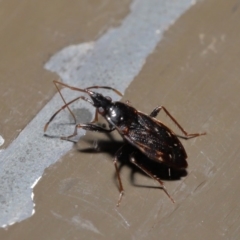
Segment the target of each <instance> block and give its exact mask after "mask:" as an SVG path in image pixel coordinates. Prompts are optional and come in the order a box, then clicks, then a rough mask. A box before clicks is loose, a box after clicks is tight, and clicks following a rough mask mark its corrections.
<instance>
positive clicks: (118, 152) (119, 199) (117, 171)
mask: <svg viewBox="0 0 240 240" xmlns="http://www.w3.org/2000/svg"><path fill="white" fill-rule="evenodd" d="M125 145H126V144H124V145H122V146H121V147H120V148H119V149H118V150H117V152H116V153H115V156H114V161H113V163H114V166H115V169H116V174H117V178H118V183H119V192H120V194H119V198H118V202H117V207H119V205H120V202H121V200H122V196H123V194H124V190H123V185H122V180H121V177H120V173H119V169H118V166H117V161H118V159H119V157H120V155H121V154H122V150H123V147H124V146H125Z"/></svg>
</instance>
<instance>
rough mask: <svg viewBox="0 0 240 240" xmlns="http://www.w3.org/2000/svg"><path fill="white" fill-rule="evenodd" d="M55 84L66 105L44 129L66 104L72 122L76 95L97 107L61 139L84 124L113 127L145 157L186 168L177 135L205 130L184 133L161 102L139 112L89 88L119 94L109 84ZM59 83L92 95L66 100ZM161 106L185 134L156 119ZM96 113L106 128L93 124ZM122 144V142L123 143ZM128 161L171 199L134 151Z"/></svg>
mask: <svg viewBox="0 0 240 240" xmlns="http://www.w3.org/2000/svg"><path fill="white" fill-rule="evenodd" d="M54 84H55V86H56V87H57V89H58V91H59V93H60V95H61V98H62V99H63V101H64V103H65V105H64V106H62V107H61V108H60V109H59V110H58V111H57V112H56V113H55V114H53V116H52V117H51V118H50V120H49V121H48V122H47V123H46V125H45V127H44V132H45V131H46V130H47V128H48V125H49V123H50V122H51V121H52V120H53V119H54V117H55V116H56V115H57V114H58V113H59V112H60V111H61V110H63V109H65V108H68V110H69V111H70V113H71V115H72V116H73V118H74V120H75V122H76V118H75V116H74V114H73V113H72V111H71V110H70V108H69V105H70V104H71V103H73V102H75V101H77V100H78V99H82V100H84V101H87V102H89V103H90V104H91V105H92V106H93V107H95V108H96V112H95V117H94V120H93V121H92V122H91V123H86V124H76V126H75V130H74V133H73V134H72V135H70V136H67V137H62V139H65V140H69V139H70V138H72V137H73V136H75V135H77V129H78V128H83V129H85V130H89V131H97V132H105V133H106V132H112V131H113V130H117V131H118V132H119V134H120V135H121V136H122V137H123V139H125V140H126V141H127V143H130V144H131V145H132V146H134V147H135V148H136V149H138V150H140V151H141V152H142V153H143V154H144V155H146V156H147V157H148V158H150V159H152V160H154V161H156V162H159V163H163V164H166V165H167V166H169V167H174V168H177V169H180V168H187V166H188V164H187V161H186V158H187V154H186V151H185V149H184V148H183V145H182V144H181V142H180V141H179V139H178V137H181V138H184V139H189V138H194V137H198V136H200V135H205V134H206V133H193V134H189V133H187V132H186V131H185V130H184V129H183V128H182V127H181V126H180V125H179V123H178V122H177V121H176V120H175V119H174V118H173V117H172V116H171V114H170V113H169V112H168V111H167V109H166V108H165V107H163V106H160V107H156V108H155V109H154V110H153V111H152V112H151V113H150V114H149V115H147V114H145V113H142V112H140V111H138V110H136V109H135V108H133V107H132V106H130V105H129V104H128V103H122V102H118V101H117V102H113V101H112V99H111V98H110V97H108V96H103V95H102V94H100V93H97V92H93V91H92V90H91V89H97V88H104V89H109V90H113V91H114V92H115V93H116V94H118V95H120V96H122V94H121V93H120V92H119V91H118V90H116V89H114V88H111V87H107V86H92V87H88V88H85V89H81V88H76V87H71V86H69V85H67V84H64V83H61V82H59V81H54ZM58 84H59V85H62V86H64V87H67V88H70V89H72V90H75V91H79V92H84V93H87V94H88V95H89V97H90V98H91V100H90V99H88V98H86V97H84V96H80V97H77V98H75V99H73V100H72V101H70V102H68V103H66V101H65V99H64V98H63V96H62V94H61V92H60V89H59V87H58ZM161 110H163V111H164V112H165V113H166V114H167V115H168V116H169V117H170V118H171V120H172V121H173V122H174V123H175V124H176V125H177V126H178V128H179V129H180V130H181V131H182V133H183V134H184V136H178V135H176V134H175V133H174V132H173V131H172V130H171V129H169V128H168V127H167V126H165V125H164V124H163V123H162V122H160V121H158V120H157V119H156V118H155V117H156V116H157V115H158V113H159V112H160V111H161ZM98 114H100V115H102V116H103V117H104V118H105V119H106V121H107V122H108V124H109V129H105V128H103V127H100V126H97V125H95V124H93V123H94V122H96V121H97V120H98ZM122 147H123V146H122ZM122 147H121V148H120V149H119V150H118V151H117V152H116V154H115V157H114V166H115V168H116V173H117V178H118V182H119V190H120V195H119V199H118V203H117V206H119V204H120V202H121V199H122V196H123V193H124V190H123V186H122V181H121V177H120V174H119V170H118V167H117V161H118V158H119V156H120V155H121V153H122ZM130 161H131V162H132V163H133V164H135V165H136V166H137V167H138V168H139V169H141V170H142V171H143V172H145V173H146V174H147V175H148V176H150V177H151V178H153V179H154V180H156V181H158V182H159V184H160V185H161V188H162V189H163V190H164V192H165V193H166V194H167V196H168V197H169V198H170V199H171V200H172V202H174V200H173V199H172V197H171V196H170V195H169V193H168V191H167V189H166V188H165V186H164V184H163V182H162V181H161V180H160V179H159V178H157V177H156V176H155V175H153V174H152V173H151V172H150V171H149V170H147V169H146V168H145V166H143V165H141V164H140V163H139V162H138V160H137V159H136V158H135V152H133V153H132V154H131V155H130Z"/></svg>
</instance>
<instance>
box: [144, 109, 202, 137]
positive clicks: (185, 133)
mask: <svg viewBox="0 0 240 240" xmlns="http://www.w3.org/2000/svg"><path fill="white" fill-rule="evenodd" d="M162 109H163V111H164V112H165V113H166V114H167V115H168V116H169V117H170V118H171V120H172V121H173V122H174V123H175V124H176V125H177V126H178V128H179V129H180V130H181V131H182V132H183V134H184V135H185V136H179V137H181V138H184V139H189V138H194V137H198V136H201V135H206V133H205V132H204V133H187V132H186V131H185V130H184V129H183V127H182V126H181V125H180V124H179V123H178V122H177V120H176V119H175V118H174V117H173V116H172V115H171V114H170V113H169V112H168V110H167V109H166V108H165V107H163V106H159V107H156V108H155V109H154V110H153V111H152V112H151V113H150V115H149V116H150V117H154V118H155V117H156V116H157V115H158V114H159V112H160V111H161V110H162Z"/></svg>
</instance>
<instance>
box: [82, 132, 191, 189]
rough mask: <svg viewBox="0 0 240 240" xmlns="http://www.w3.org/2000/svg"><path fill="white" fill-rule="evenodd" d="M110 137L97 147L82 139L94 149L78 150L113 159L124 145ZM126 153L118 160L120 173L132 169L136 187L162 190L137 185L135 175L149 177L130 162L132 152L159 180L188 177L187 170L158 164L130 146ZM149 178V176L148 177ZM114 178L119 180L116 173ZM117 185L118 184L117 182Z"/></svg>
mask: <svg viewBox="0 0 240 240" xmlns="http://www.w3.org/2000/svg"><path fill="white" fill-rule="evenodd" d="M107 135H109V137H110V139H109V140H103V139H101V140H98V142H97V146H95V147H94V142H93V141H92V140H90V139H84V137H83V138H82V139H81V141H84V142H87V143H88V144H89V145H90V146H92V147H84V148H81V147H77V150H78V151H79V152H82V153H92V154H94V153H96V154H97V153H107V154H109V155H110V156H111V158H112V159H113V157H114V156H115V154H116V151H117V150H118V149H119V148H120V147H121V146H122V145H123V143H124V142H123V141H116V140H114V141H112V139H111V136H110V135H111V134H107ZM123 150H124V151H122V153H121V155H120V156H119V158H118V162H119V173H120V172H121V169H122V167H123V166H127V167H128V168H129V169H131V174H130V176H129V180H130V182H131V184H132V185H133V186H135V187H143V188H157V189H159V188H160V189H161V186H154V185H142V184H137V183H135V174H136V173H138V174H141V175H144V176H148V175H147V174H146V173H144V172H143V171H141V170H140V169H139V168H138V167H136V166H135V165H134V164H133V163H131V161H129V158H130V155H131V153H132V152H135V154H136V155H135V156H136V158H137V159H138V162H139V163H140V164H141V165H144V166H147V169H148V171H149V172H151V173H152V174H153V175H155V176H156V177H157V178H160V179H162V180H167V181H176V180H179V179H181V178H182V177H185V176H187V174H188V173H187V170H186V169H176V168H173V167H169V166H167V165H165V164H161V163H159V162H156V161H154V160H152V159H149V158H148V157H147V156H145V155H144V154H143V153H141V152H140V151H139V150H138V149H136V148H134V147H133V146H131V145H130V144H125V145H124V149H123ZM148 177H149V176H148ZM114 178H115V179H117V174H116V173H114ZM149 178H150V177H149ZM116 185H117V182H116Z"/></svg>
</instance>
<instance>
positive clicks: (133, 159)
mask: <svg viewBox="0 0 240 240" xmlns="http://www.w3.org/2000/svg"><path fill="white" fill-rule="evenodd" d="M134 155H135V152H133V153H132V154H131V155H130V161H131V163H133V164H134V165H136V166H137V167H138V168H139V169H141V170H142V171H143V172H145V173H146V174H147V175H148V176H149V177H151V178H152V179H154V180H156V181H157V182H158V183H159V184H160V185H161V188H162V189H163V191H164V192H165V193H166V194H167V196H168V197H169V198H170V200H171V201H172V202H173V203H175V201H174V200H173V199H172V197H171V196H170V194H169V193H168V191H167V189H166V187H165V186H164V184H163V182H162V181H161V180H160V179H159V178H158V177H157V176H156V175H153V174H152V173H151V172H150V171H148V170H147V169H146V168H145V167H144V166H143V165H141V164H139V163H138V162H137V161H136V159H135V157H134Z"/></svg>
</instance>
